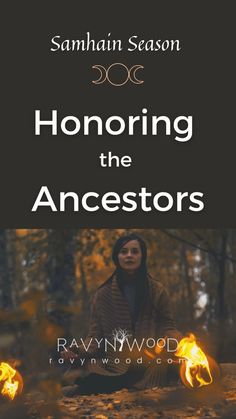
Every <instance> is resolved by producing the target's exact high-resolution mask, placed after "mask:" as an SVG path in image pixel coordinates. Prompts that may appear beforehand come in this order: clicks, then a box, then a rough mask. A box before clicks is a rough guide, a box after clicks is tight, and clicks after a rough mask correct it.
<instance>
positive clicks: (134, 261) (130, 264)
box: [118, 240, 142, 274]
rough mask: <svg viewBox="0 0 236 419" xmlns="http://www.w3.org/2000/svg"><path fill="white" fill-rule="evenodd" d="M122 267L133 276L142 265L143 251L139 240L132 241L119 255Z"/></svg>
mask: <svg viewBox="0 0 236 419" xmlns="http://www.w3.org/2000/svg"><path fill="white" fill-rule="evenodd" d="M118 261H119V264H120V267H121V268H122V269H123V270H124V271H125V272H127V273H128V274H133V273H134V272H135V271H137V269H138V268H139V267H140V265H141V261H142V251H141V248H140V244H139V242H138V240H130V241H129V242H128V243H126V244H125V245H124V246H123V247H122V248H121V249H120V252H119V253H118Z"/></svg>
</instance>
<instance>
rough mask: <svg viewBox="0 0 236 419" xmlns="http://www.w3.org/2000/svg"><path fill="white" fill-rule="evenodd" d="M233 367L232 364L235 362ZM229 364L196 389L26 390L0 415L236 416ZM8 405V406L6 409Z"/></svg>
mask: <svg viewBox="0 0 236 419" xmlns="http://www.w3.org/2000/svg"><path fill="white" fill-rule="evenodd" d="M234 368H235V366H234ZM234 368H232V367H230V366H228V369H227V373H226V374H225V375H224V377H223V378H222V380H221V381H220V383H218V384H217V385H212V386H208V387H203V388H200V389H198V390H191V389H187V388H185V387H184V386H182V385H179V386H177V387H166V388H154V389H148V390H143V391H129V390H125V389H124V390H121V391H117V392H114V393H111V394H99V395H91V396H75V397H72V398H69V397H59V398H57V400H56V401H55V402H51V401H50V397H48V398H47V397H46V396H45V394H44V395H43V393H40V392H38V391H37V392H35V391H32V392H29V393H27V394H25V395H24V397H23V399H22V400H23V402H22V400H21V402H18V405H17V402H16V403H15V402H13V404H11V406H10V407H9V403H8V404H7V403H5V404H4V405H3V406H2V408H4V409H3V410H2V411H1V415H0V417H1V419H5V418H7V419H72V418H77V419H113V418H114V419H116V418H119V419H128V418H129V419H134V418H135V419H136V418H137V419H138V418H140V419H141V418H142V419H145V418H146V419H155V418H165V419H177V418H178V419H180V418H181V419H182V418H184V419H197V418H222V419H223V418H224V419H233V418H236V374H235V369H234ZM9 409H10V410H9Z"/></svg>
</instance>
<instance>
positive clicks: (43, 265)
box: [0, 229, 236, 373]
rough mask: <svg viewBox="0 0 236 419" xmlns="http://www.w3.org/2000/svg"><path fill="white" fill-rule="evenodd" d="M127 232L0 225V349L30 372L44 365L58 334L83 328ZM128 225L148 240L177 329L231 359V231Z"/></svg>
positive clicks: (234, 261)
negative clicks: (116, 248)
mask: <svg viewBox="0 0 236 419" xmlns="http://www.w3.org/2000/svg"><path fill="white" fill-rule="evenodd" d="M127 232H130V230H124V229H113V230H108V229H100V230H96V229H81V230H79V229H74V230H68V229H61V230H51V229H40V230H36V229H35V230H32V229H31V230H24V229H18V230H1V231H0V248H1V252H0V258H1V259H0V283H1V287H0V307H1V309H0V325H1V336H0V354H1V357H2V358H4V359H10V358H14V359H18V360H20V361H19V362H20V363H21V364H22V368H23V369H25V370H27V371H31V373H33V371H37V370H38V368H40V369H41V370H44V369H47V368H48V362H47V358H48V355H49V354H50V353H51V351H53V350H54V349H55V342H56V339H57V337H59V336H68V337H69V336H85V335H86V332H87V329H88V325H89V313H90V302H91V300H92V298H93V294H94V292H95V290H96V289H97V287H98V286H99V285H101V284H102V283H103V282H105V281H106V280H107V278H109V276H110V275H111V274H112V272H113V271H114V265H113V262H112V258H111V253H112V247H113V245H114V243H115V241H116V239H117V238H119V237H120V236H121V235H123V234H126V233H127ZM132 232H135V233H136V234H139V235H140V236H141V237H142V238H143V239H144V240H145V242H146V243H147V248H148V271H149V273H150V274H151V276H152V277H153V278H154V279H156V280H158V281H161V282H162V283H163V284H164V285H165V287H166V289H167V291H168V293H169V295H170V298H171V302H172V309H173V312H174V316H175V319H176V323H177V327H178V329H179V330H180V331H181V332H182V333H183V334H185V333H187V332H193V333H195V334H196V336H197V338H198V339H200V341H202V342H204V345H206V347H207V348H208V351H209V352H210V353H211V354H212V355H213V356H214V357H215V358H216V359H217V360H218V361H219V362H235V361H236V353H235V347H236V331H235V321H236V308H235V300H236V287H235V283H236V231H235V230H200V229H199V230H171V229H167V230H164V229H159V230H155V229H150V230H140V229H137V230H132ZM35 360H37V362H35Z"/></svg>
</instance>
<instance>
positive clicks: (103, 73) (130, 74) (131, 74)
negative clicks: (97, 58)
mask: <svg viewBox="0 0 236 419" xmlns="http://www.w3.org/2000/svg"><path fill="white" fill-rule="evenodd" d="M115 66H120V67H122V68H124V69H125V70H126V74H127V75H126V78H125V80H122V81H121V82H119V83H117V82H114V81H112V80H111V76H110V75H109V71H110V70H111V69H112V68H114V67H115ZM92 68H96V69H97V70H98V71H99V72H100V75H99V78H98V79H97V80H93V81H92V83H94V84H102V83H104V82H105V81H106V80H107V81H108V82H109V83H111V84H112V85H113V86H123V85H124V84H126V83H127V82H128V80H130V81H131V82H132V83H134V84H142V83H144V80H140V79H138V78H137V77H136V72H137V70H138V69H140V68H144V66H143V65H140V64H136V65H134V66H133V67H131V68H130V69H128V67H126V65H125V64H122V63H114V64H111V65H110V66H109V67H108V69H107V70H106V69H105V67H103V65H100V64H96V65H93V66H92Z"/></svg>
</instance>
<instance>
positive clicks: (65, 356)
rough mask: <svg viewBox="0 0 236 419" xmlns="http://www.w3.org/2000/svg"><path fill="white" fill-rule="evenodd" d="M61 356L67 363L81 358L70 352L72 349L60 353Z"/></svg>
mask: <svg viewBox="0 0 236 419" xmlns="http://www.w3.org/2000/svg"><path fill="white" fill-rule="evenodd" d="M60 355H61V357H62V358H63V359H65V361H68V360H69V359H71V358H78V357H79V355H77V354H75V353H74V352H72V351H70V349H67V350H66V351H63V352H60Z"/></svg>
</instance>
